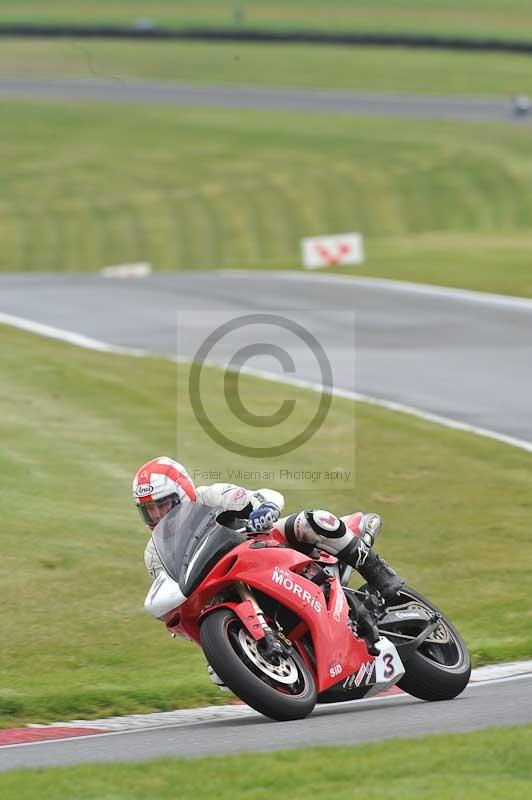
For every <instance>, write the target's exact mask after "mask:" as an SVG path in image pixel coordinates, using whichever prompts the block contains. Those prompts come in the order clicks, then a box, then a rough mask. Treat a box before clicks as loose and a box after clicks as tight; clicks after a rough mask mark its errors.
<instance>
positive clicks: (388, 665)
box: [382, 653, 395, 678]
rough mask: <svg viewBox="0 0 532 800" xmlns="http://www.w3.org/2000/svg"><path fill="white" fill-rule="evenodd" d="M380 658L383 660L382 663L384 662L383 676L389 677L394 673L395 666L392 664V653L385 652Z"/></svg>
mask: <svg viewBox="0 0 532 800" xmlns="http://www.w3.org/2000/svg"><path fill="white" fill-rule="evenodd" d="M382 660H383V661H384V664H385V669H384V677H385V678H391V677H392V675H394V673H395V667H394V665H393V656H392V654H391V653H386V655H385V656H383V657H382Z"/></svg>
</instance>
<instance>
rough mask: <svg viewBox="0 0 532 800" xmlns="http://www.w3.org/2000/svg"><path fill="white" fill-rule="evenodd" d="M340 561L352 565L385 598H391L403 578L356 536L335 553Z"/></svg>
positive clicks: (402, 584) (399, 587) (402, 582)
mask: <svg viewBox="0 0 532 800" xmlns="http://www.w3.org/2000/svg"><path fill="white" fill-rule="evenodd" d="M337 555H338V558H339V559H340V560H341V561H345V563H346V564H349V566H351V567H354V568H355V569H356V570H357V572H359V573H360V575H362V577H363V578H364V580H365V581H367V582H368V583H369V584H371V586H374V587H375V589H377V590H378V591H379V592H380V593H381V594H382V596H383V597H384V599H385V600H391V599H392V598H393V597H395V595H396V594H397V592H398V591H399V589H401V587H402V586H404V583H405V582H404V580H403V579H402V578H400V577H399V575H398V574H397V572H395V570H393V569H392V568H391V567H390V566H389V564H387V563H386V561H385V560H384V559H383V558H381V557H380V556H379V555H377V553H376V552H375V551H374V550H373V549H372V548H371V547H368V545H367V544H366V543H365V542H364V541H363V540H362V539H359V538H358V537H357V536H353V538H352V539H351V541H350V542H349V544H348V545H347V547H344V549H343V550H340V552H339V553H337Z"/></svg>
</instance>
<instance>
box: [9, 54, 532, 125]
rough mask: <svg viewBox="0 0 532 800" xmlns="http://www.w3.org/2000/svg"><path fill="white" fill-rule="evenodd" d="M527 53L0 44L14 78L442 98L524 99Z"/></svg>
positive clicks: (530, 87) (531, 80)
mask: <svg viewBox="0 0 532 800" xmlns="http://www.w3.org/2000/svg"><path fill="white" fill-rule="evenodd" d="M530 60H531V56H528V55H519V54H515V55H508V53H482V52H470V53H468V52H452V51H445V50H423V49H421V50H420V49H415V50H412V49H404V48H385V47H357V48H355V47H324V46H320V45H286V44H284V45H279V44H273V43H272V44H246V43H244V42H239V43H235V42H228V43H215V42H209V43H202V42H167V41H161V42H150V41H146V42H142V41H141V42H138V41H135V42H127V41H98V40H95V41H93V40H82V39H2V47H1V49H0V72H1V74H2V75H6V76H7V75H11V76H16V77H27V78H31V77H35V78H42V76H43V75H44V76H47V77H50V76H54V77H60V76H62V77H70V78H74V77H81V78H87V79H96V78H99V79H102V78H107V79H114V80H119V79H120V80H129V79H142V80H157V81H170V82H172V81H177V82H187V83H213V84H229V85H231V84H232V85H244V86H250V85H251V86H280V87H294V86H297V87H302V88H306V89H352V90H358V91H363V92H372V91H373V92H400V93H402V92H417V93H420V94H448V95H467V96H471V95H505V96H507V97H508V111H509V112H510V98H512V97H514V96H516V95H518V94H532V77H531V70H530Z"/></svg>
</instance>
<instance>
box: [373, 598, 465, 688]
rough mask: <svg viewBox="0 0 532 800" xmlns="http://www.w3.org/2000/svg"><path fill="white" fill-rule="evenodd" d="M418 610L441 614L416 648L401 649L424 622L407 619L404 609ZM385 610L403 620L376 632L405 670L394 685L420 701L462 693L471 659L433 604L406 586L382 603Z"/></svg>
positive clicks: (413, 636) (456, 632) (454, 630)
mask: <svg viewBox="0 0 532 800" xmlns="http://www.w3.org/2000/svg"><path fill="white" fill-rule="evenodd" d="M416 607H421V608H423V609H425V610H426V611H428V612H429V613H430V612H437V613H438V614H440V615H441V619H440V622H439V624H438V627H437V628H436V630H435V631H434V632H433V633H432V634H431V635H430V636H429V637H428V638H427V639H426V640H425V641H424V642H423V643H422V644H421V645H420V646H419V647H418V649H417V650H414V651H411V650H408V648H405V647H404V645H408V642H409V641H412V640H413V639H415V637H416V636H417V635H418V634H419V633H420V632H421V631H422V630H423V627H424V625H425V623H424V622H423V621H421V622H420V621H419V620H418V621H416V620H415V619H408V615H407V613H404V612H408V609H409V608H410V609H415V608H416ZM386 609H387V611H393V610H399V611H402V612H403V614H404V617H403V620H401V621H400V622H397V621H396V622H394V623H393V624H391V625H382V626H381V625H378V629H379V633H380V634H381V635H382V636H386V637H387V638H388V639H390V641H392V642H393V643H394V644H395V645H396V647H397V650H398V652H399V656H400V657H401V660H402V662H403V665H404V667H405V674H404V676H403V677H402V678H401V680H400V681H398V683H397V685H398V686H399V687H400V688H401V689H402V690H403V691H405V692H407V693H408V694H410V695H412V696H413V697H419V698H420V699H421V700H452V698H453V697H456V696H457V695H459V694H460V693H461V692H463V691H464V689H465V688H466V686H467V684H468V683H469V677H470V675H471V659H470V657H469V653H468V650H467V646H466V644H465V642H464V640H463V639H462V637H461V636H460V634H459V633H458V631H457V630H456V628H455V627H454V625H452V624H451V623H450V622H449V620H448V619H447V618H446V617H445V616H444V615H443V614H442V613H441V611H440V610H439V609H438V608H436V606H435V605H433V603H431V602H430V601H429V600H427V599H426V598H425V597H423V595H421V594H419V592H416V591H415V589H411V588H410V587H409V586H403V588H402V589H401V590H400V591H399V592H398V593H397V595H396V597H395V598H394V599H393V600H392V601H390V602H388V603H387V604H386Z"/></svg>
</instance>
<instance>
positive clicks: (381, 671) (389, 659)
mask: <svg viewBox="0 0 532 800" xmlns="http://www.w3.org/2000/svg"><path fill="white" fill-rule="evenodd" d="M376 646H377V647H378V648H379V655H378V656H377V657H376V658H375V683H374V685H373V686H372V687H371V689H370V690H369V692H368V693H367V694H366V695H365V697H371V695H374V694H377V693H378V692H384V691H386V689H389V688H390V686H393V685H394V684H395V683H397V681H398V680H400V679H401V678H402V677H403V675H404V674H405V668H404V666H403V662H402V661H401V659H400V657H399V653H398V652H397V649H396V647H395V645H394V644H392V642H390V640H389V639H386V637H385V636H381V638H380V639H379V641H378V642H377V645H376Z"/></svg>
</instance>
